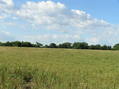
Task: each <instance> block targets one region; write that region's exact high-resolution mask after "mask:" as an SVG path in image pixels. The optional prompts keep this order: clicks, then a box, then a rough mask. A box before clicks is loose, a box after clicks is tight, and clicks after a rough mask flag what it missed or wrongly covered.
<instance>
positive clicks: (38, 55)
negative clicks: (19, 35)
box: [0, 47, 119, 89]
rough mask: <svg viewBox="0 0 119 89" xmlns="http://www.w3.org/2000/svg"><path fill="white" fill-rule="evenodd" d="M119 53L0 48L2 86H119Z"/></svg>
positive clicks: (2, 88) (53, 88)
mask: <svg viewBox="0 0 119 89" xmlns="http://www.w3.org/2000/svg"><path fill="white" fill-rule="evenodd" d="M118 54H119V51H96V50H95V51H92V50H71V49H68V50H66V49H35V48H9V47H0V89H119V55H118Z"/></svg>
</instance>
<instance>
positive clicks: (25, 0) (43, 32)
mask: <svg viewBox="0 0 119 89" xmlns="http://www.w3.org/2000/svg"><path fill="white" fill-rule="evenodd" d="M15 40H20V41H30V42H36V41H38V42H41V43H51V42H55V43H61V42H75V41H85V42H88V43H89V44H107V45H114V44H116V43H119V0H0V41H15Z"/></svg>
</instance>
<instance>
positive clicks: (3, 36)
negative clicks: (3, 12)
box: [0, 30, 15, 41]
mask: <svg viewBox="0 0 119 89" xmlns="http://www.w3.org/2000/svg"><path fill="white" fill-rule="evenodd" d="M14 39H15V38H14V37H13V36H12V35H11V33H10V32H7V31H4V30H0V41H8V40H9V41H12V40H14Z"/></svg>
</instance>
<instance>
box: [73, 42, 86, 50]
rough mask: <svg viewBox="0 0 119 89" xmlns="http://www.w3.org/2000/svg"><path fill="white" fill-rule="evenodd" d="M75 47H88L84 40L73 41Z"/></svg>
mask: <svg viewBox="0 0 119 89" xmlns="http://www.w3.org/2000/svg"><path fill="white" fill-rule="evenodd" d="M73 48H75V49H88V43H86V42H75V43H73Z"/></svg>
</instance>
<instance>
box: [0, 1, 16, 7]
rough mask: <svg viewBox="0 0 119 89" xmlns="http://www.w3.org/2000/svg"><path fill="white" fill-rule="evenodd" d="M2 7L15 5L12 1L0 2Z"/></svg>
mask: <svg viewBox="0 0 119 89" xmlns="http://www.w3.org/2000/svg"><path fill="white" fill-rule="evenodd" d="M0 3H1V5H7V6H13V5H14V3H13V1H12V0H0Z"/></svg>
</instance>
